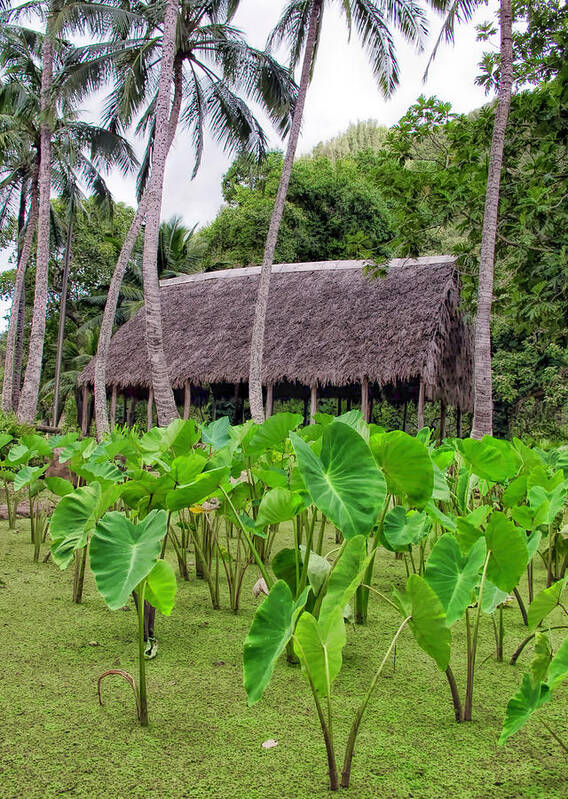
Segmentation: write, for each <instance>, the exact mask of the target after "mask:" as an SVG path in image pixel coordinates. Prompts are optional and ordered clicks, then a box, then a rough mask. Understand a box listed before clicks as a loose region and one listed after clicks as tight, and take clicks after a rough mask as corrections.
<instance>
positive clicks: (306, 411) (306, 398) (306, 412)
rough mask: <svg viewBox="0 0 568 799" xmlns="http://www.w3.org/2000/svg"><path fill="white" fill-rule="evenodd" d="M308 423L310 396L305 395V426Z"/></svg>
mask: <svg viewBox="0 0 568 799" xmlns="http://www.w3.org/2000/svg"><path fill="white" fill-rule="evenodd" d="M307 423H308V397H307V395H304V427H305V426H306V425H307Z"/></svg>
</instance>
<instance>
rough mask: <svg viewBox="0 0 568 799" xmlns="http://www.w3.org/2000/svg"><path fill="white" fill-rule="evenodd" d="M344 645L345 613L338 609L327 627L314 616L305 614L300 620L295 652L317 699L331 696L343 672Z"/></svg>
mask: <svg viewBox="0 0 568 799" xmlns="http://www.w3.org/2000/svg"><path fill="white" fill-rule="evenodd" d="M324 631H325V632H324ZM345 642H346V635H345V623H344V621H343V611H342V610H337V611H336V612H335V613H334V614H333V618H332V619H329V620H328V622H327V623H326V625H325V627H324V626H322V624H321V622H318V621H316V619H315V618H314V617H313V616H312V614H311V613H307V612H306V613H302V615H301V616H300V618H299V619H298V623H297V625H296V630H295V632H294V651H295V653H296V655H297V656H298V658H299V660H300V663H301V664H302V669H303V670H304V671H306V672H307V673H308V675H309V679H310V681H311V682H312V684H313V686H314V688H315V690H316V693H317V694H318V696H329V694H330V691H331V686H332V684H333V681H334V680H335V678H336V677H337V675H338V674H339V672H340V671H341V665H342V661H343V659H342V651H343V647H344V646H345Z"/></svg>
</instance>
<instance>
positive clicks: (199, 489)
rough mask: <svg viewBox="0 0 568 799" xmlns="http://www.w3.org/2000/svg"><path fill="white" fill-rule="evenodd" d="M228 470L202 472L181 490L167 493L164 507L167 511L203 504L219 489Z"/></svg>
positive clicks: (177, 489)
mask: <svg viewBox="0 0 568 799" xmlns="http://www.w3.org/2000/svg"><path fill="white" fill-rule="evenodd" d="M228 474H229V469H228V468H221V469H211V471H210V472H202V473H201V474H199V475H198V476H197V479H196V480H194V481H193V482H191V483H189V484H188V485H185V486H183V487H182V488H176V489H174V490H173V491H168V493H167V494H166V507H167V509H168V510H181V509H182V508H190V507H191V506H192V505H197V504H199V503H200V502H204V501H205V500H206V499H208V498H209V497H210V496H211V494H214V493H215V491H217V489H218V488H219V485H220V484H221V483H222V482H223V480H224V479H225V478H226V477H227V476H228Z"/></svg>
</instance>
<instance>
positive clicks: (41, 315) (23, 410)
mask: <svg viewBox="0 0 568 799" xmlns="http://www.w3.org/2000/svg"><path fill="white" fill-rule="evenodd" d="M52 76H53V40H52V38H51V14H50V16H49V17H48V21H47V29H46V35H45V37H44V40H43V44H42V48H41V117H42V119H41V127H40V159H39V181H38V183H39V210H38V224H37V254H36V280H35V293H34V308H33V316H32V330H31V334H30V342H29V348H28V363H27V365H26V373H25V375H24V385H23V386H22V394H21V397H20V402H19V405H18V419H19V420H20V421H21V422H33V420H34V418H35V415H36V411H37V402H38V396H39V384H40V380H41V365H42V359H43V342H44V337H45V318H46V312H47V285H48V276H49V235H50V230H49V217H50V210H51V209H50V198H51V126H50V122H49V113H50V110H51V96H50V95H51V84H52Z"/></svg>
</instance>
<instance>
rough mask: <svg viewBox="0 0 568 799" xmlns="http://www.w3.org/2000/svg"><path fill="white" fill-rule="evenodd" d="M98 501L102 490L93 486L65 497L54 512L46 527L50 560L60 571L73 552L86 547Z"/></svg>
mask: <svg viewBox="0 0 568 799" xmlns="http://www.w3.org/2000/svg"><path fill="white" fill-rule="evenodd" d="M100 499H101V487H100V485H99V484H98V483H93V485H90V486H84V487H83V488H77V489H76V490H75V491H73V493H72V494H67V495H66V496H64V497H63V498H62V499H61V501H60V502H59V503H58V505H57V507H56V508H55V510H54V511H53V514H52V516H51V521H50V524H49V534H50V536H51V539H52V542H53V543H52V544H51V557H52V558H53V561H54V563H56V564H57V565H58V566H59V568H60V569H66V568H67V566H69V564H70V563H71V561H72V559H73V553H74V552H75V550H76V549H82V548H83V547H84V546H85V545H86V543H87V539H88V536H89V534H90V533H91V532H92V531H93V530H94V529H95V525H96V523H97V518H98V516H97V510H98V508H99V503H100Z"/></svg>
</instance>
